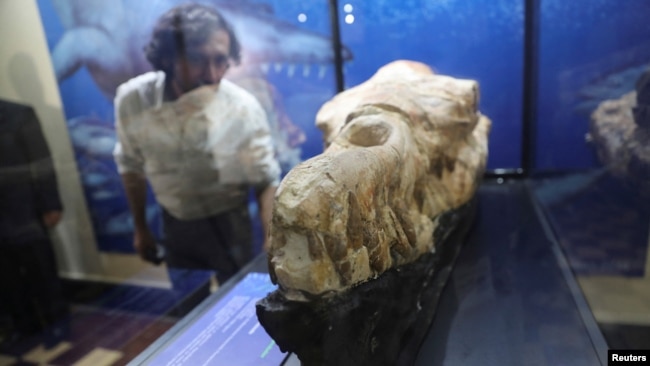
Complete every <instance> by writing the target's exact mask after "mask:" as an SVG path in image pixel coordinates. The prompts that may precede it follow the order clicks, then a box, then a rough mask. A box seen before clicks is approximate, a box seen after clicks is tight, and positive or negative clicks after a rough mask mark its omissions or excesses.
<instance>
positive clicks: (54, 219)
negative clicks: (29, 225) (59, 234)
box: [43, 211, 61, 229]
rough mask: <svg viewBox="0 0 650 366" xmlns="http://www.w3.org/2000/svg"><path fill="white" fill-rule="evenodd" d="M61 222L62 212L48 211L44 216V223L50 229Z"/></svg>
mask: <svg viewBox="0 0 650 366" xmlns="http://www.w3.org/2000/svg"><path fill="white" fill-rule="evenodd" d="M59 221H61V211H48V212H46V213H44V214H43V223H44V224H45V227H47V228H48V229H51V228H53V227H54V226H55V225H56V224H58V223H59Z"/></svg>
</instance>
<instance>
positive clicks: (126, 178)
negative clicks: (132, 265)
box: [121, 172, 156, 260]
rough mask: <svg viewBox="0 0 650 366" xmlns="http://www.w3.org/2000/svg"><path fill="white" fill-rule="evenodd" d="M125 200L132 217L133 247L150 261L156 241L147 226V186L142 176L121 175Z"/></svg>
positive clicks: (138, 174) (143, 257)
mask: <svg viewBox="0 0 650 366" xmlns="http://www.w3.org/2000/svg"><path fill="white" fill-rule="evenodd" d="M121 177H122V183H123V184H124V190H125V191H126V199H127V201H128V202H129V208H130V209H131V215H132V216H133V226H134V233H133V246H134V247H135V250H136V251H137V252H138V254H140V257H142V259H144V260H150V258H152V256H151V254H152V253H155V250H156V241H155V239H154V237H153V234H152V233H151V230H150V229H149V226H148V225H147V218H146V214H145V206H146V201H147V184H146V180H145V177H144V175H143V174H141V173H134V172H126V173H122V174H121Z"/></svg>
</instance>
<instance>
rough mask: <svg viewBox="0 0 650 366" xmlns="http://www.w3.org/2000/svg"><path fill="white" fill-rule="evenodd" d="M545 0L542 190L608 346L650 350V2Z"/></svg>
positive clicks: (539, 148) (538, 187)
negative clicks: (649, 295)
mask: <svg viewBox="0 0 650 366" xmlns="http://www.w3.org/2000/svg"><path fill="white" fill-rule="evenodd" d="M540 5H541V6H540V10H541V14H540V26H539V32H540V34H539V47H540V49H539V55H540V59H539V78H538V79H539V89H538V103H537V131H536V132H537V134H536V138H537V143H536V154H535V155H536V162H535V163H536V170H537V173H538V174H537V179H536V180H535V181H534V184H533V186H534V193H535V194H536V197H537V199H538V200H539V202H540V203H541V206H542V208H543V209H544V212H545V214H546V216H547V218H548V219H549V223H550V225H551V227H552V229H553V232H554V233H555V234H556V238H557V242H558V243H559V245H560V247H561V248H562V250H563V252H564V254H565V255H566V258H567V260H568V263H569V265H570V266H571V269H572V271H573V273H575V274H576V277H577V280H578V283H579V284H580V285H581V287H582V291H583V293H584V295H585V297H586V300H587V302H588V303H589V306H590V308H591V311H592V312H593V315H594V317H595V319H596V321H597V322H598V323H599V325H600V329H601V331H602V332H603V335H604V337H605V339H606V341H607V343H608V346H609V348H610V349H622V348H624V349H646V348H648V347H649V346H650V343H648V341H647V340H648V336H647V335H648V334H650V327H649V326H650V322H648V319H649V317H648V315H649V314H650V301H649V300H648V297H647V291H646V290H645V289H647V288H648V287H647V286H648V284H649V283H650V282H649V281H648V273H647V269H648V268H649V267H648V246H649V245H650V238H649V237H648V235H649V232H650V225H649V224H650V210H649V208H650V153H649V151H648V148H647V147H648V146H650V133H649V131H648V128H649V127H648V126H649V125H650V121H649V120H648V118H649V117H650V114H647V113H639V112H641V111H644V110H645V111H647V110H648V109H647V105H648V104H650V101H648V100H647V99H645V100H644V98H647V97H644V96H645V95H649V94H648V93H650V83H648V80H649V78H650V71H649V70H650V68H649V67H650V42H649V41H648V40H649V39H650V27H648V14H650V3H649V2H648V1H644V0H628V1H616V0H598V1H589V2H588V4H587V3H586V2H575V1H562V0H543V1H540ZM644 72H645V82H643V81H642V79H643V78H642V75H643V74H644ZM644 105H645V106H644Z"/></svg>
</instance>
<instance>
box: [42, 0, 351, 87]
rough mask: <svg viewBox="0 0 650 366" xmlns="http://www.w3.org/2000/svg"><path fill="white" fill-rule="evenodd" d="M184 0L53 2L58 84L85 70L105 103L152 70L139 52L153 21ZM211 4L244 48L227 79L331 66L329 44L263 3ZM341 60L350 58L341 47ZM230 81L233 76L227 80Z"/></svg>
mask: <svg viewBox="0 0 650 366" xmlns="http://www.w3.org/2000/svg"><path fill="white" fill-rule="evenodd" d="M183 2H185V1H184V0H157V1H146V2H144V1H126V0H117V1H106V0H52V4H53V5H54V7H55V9H56V12H57V14H58V15H59V19H60V20H61V23H62V24H63V26H64V28H65V29H66V31H65V33H64V35H63V36H62V37H61V39H60V40H59V41H58V43H57V44H56V46H55V47H54V49H53V51H52V59H53V64H54V69H55V72H56V76H57V79H58V80H59V81H60V80H64V79H66V78H67V77H69V76H70V75H72V74H74V73H75V72H76V71H77V70H78V69H79V68H80V67H82V66H85V67H86V68H88V70H89V72H90V74H91V75H92V77H93V79H94V80H95V82H96V83H97V85H98V86H99V88H100V89H101V90H102V92H103V93H104V94H105V95H106V96H107V97H109V98H112V97H113V96H114V95H115V89H116V88H117V86H118V85H119V84H121V83H122V82H124V81H126V80H127V79H129V78H131V77H134V76H136V75H138V74H141V73H143V72H146V71H148V70H150V69H151V67H150V65H149V63H148V62H147V60H146V59H145V56H144V52H143V47H144V46H145V44H146V43H147V41H148V40H149V37H150V33H151V29H152V27H153V24H154V23H155V21H156V19H157V18H158V17H159V16H160V15H161V14H162V13H163V12H165V11H166V10H168V9H169V8H171V7H173V6H175V5H178V4H180V3H183ZM196 2H197V3H206V4H210V5H213V6H214V7H215V8H216V9H218V10H219V11H220V12H221V13H222V14H223V15H224V17H225V18H226V19H227V20H228V21H229V22H230V23H231V24H232V26H233V28H234V30H235V33H236V34H237V36H238V38H239V39H240V42H241V44H242V64H241V65H240V66H239V67H236V68H233V70H232V71H233V72H232V73H231V72H229V74H235V75H237V74H238V73H240V72H248V73H250V72H256V71H259V72H261V73H265V72H268V71H269V70H270V69H274V70H276V71H277V70H279V69H281V68H284V69H286V72H287V74H288V75H289V76H292V74H293V73H295V72H296V71H297V70H296V69H297V68H302V70H301V73H302V74H303V75H304V74H309V73H310V72H311V70H312V69H313V70H314V72H317V73H319V74H320V75H321V76H322V75H323V73H324V72H325V70H326V67H327V66H330V65H332V63H333V62H334V50H333V47H332V40H331V39H330V38H329V37H327V36H324V35H321V34H319V33H316V32H313V31H310V30H306V29H302V28H300V27H297V26H295V25H293V24H291V23H288V22H284V21H282V20H280V19H278V18H277V17H274V16H273V11H272V9H270V8H269V6H267V5H265V4H257V3H252V2H249V1H246V0H211V1H208V0H199V1H196ZM341 52H342V55H343V59H344V60H350V59H352V53H351V52H350V51H349V50H348V49H347V48H346V47H345V46H343V47H342V49H341ZM228 76H232V75H227V77H228Z"/></svg>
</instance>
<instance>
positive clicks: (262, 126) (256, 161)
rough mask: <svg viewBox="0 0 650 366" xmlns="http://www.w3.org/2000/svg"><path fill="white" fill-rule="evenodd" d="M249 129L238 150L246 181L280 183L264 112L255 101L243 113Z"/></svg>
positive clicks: (258, 183)
mask: <svg viewBox="0 0 650 366" xmlns="http://www.w3.org/2000/svg"><path fill="white" fill-rule="evenodd" d="M244 118H247V119H248V120H247V121H245V122H246V123H247V124H248V125H249V126H250V129H249V130H248V135H247V136H246V138H245V140H244V144H243V146H242V149H241V150H240V161H241V163H242V166H243V167H244V169H245V174H246V177H247V180H248V183H249V184H251V185H256V186H267V185H273V186H277V185H278V184H280V173H281V171H280V164H279V163H278V161H277V159H276V157H275V148H274V145H273V139H272V138H271V131H270V128H269V124H268V121H267V119H266V114H265V113H264V110H263V109H262V107H261V106H260V105H259V103H257V101H255V103H252V105H251V107H250V108H249V110H248V111H247V113H245V114H244Z"/></svg>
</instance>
